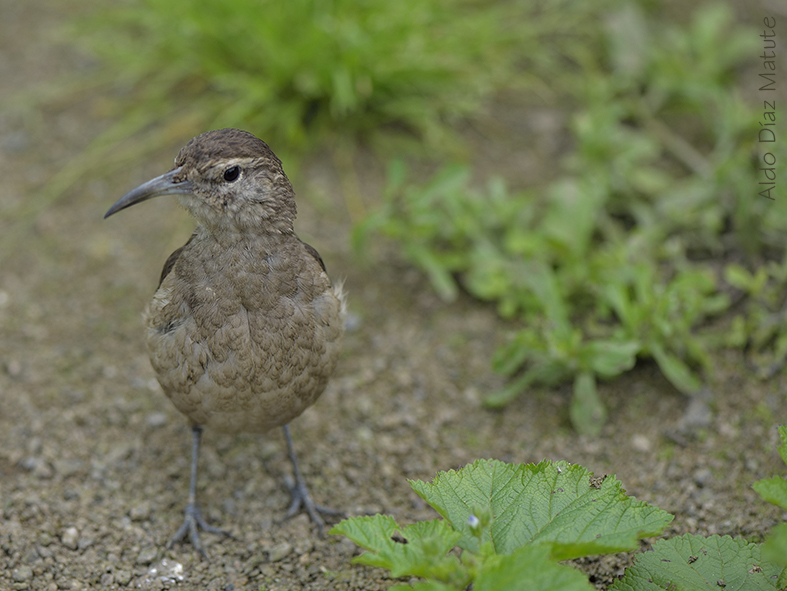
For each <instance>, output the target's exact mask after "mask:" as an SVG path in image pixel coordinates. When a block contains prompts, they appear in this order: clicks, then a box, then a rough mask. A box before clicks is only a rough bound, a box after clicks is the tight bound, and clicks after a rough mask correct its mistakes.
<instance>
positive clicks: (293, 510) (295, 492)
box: [284, 477, 345, 537]
mask: <svg viewBox="0 0 787 591" xmlns="http://www.w3.org/2000/svg"><path fill="white" fill-rule="evenodd" d="M286 481H287V487H288V488H289V489H290V494H291V495H292V502H291V503H290V508H289V509H287V513H286V515H285V516H284V521H286V520H287V519H290V518H291V517H294V516H295V515H297V514H298V512H299V511H300V510H301V509H304V510H305V511H306V514H307V515H308V516H309V519H311V521H312V523H314V524H315V525H316V526H317V531H318V534H319V536H320V537H322V536H323V528H324V527H325V520H324V519H323V518H322V517H321V516H320V514H321V513H322V514H323V515H331V516H337V517H345V514H344V512H343V511H339V510H338V509H331V508H330V507H323V506H322V505H318V504H316V503H315V502H314V499H313V498H312V495H311V493H310V492H309V489H308V488H307V486H306V483H304V482H302V481H293V480H292V478H290V477H287V478H286Z"/></svg>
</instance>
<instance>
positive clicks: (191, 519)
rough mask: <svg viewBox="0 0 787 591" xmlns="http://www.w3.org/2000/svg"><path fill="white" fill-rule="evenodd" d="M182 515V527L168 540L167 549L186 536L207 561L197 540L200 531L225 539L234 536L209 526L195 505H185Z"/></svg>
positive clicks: (200, 543)
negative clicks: (223, 536) (183, 514)
mask: <svg viewBox="0 0 787 591" xmlns="http://www.w3.org/2000/svg"><path fill="white" fill-rule="evenodd" d="M184 513H185V516H184V518H183V525H181V526H180V528H179V529H178V531H176V532H175V535H174V536H172V538H170V540H169V542H167V548H168V549H169V548H171V547H172V545H173V544H175V542H180V541H182V540H184V539H186V536H188V538H189V541H190V542H191V545H192V546H194V549H195V550H197V552H199V553H200V554H201V555H202V557H203V558H205V559H207V558H208V555H207V554H206V553H205V550H204V549H203V548H202V542H201V541H200V539H199V530H200V529H201V530H203V531H206V532H208V533H211V534H222V535H225V536H227V537H230V538H234V536H233V535H232V534H231V533H230V532H228V531H227V530H224V529H221V528H219V527H213V526H212V525H209V524H208V523H207V522H206V521H205V519H204V518H203V517H202V512H201V511H200V509H199V506H198V505H197V504H196V503H189V504H188V505H186V510H185V512H184Z"/></svg>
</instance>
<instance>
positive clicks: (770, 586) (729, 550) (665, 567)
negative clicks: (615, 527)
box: [610, 425, 787, 591]
mask: <svg viewBox="0 0 787 591" xmlns="http://www.w3.org/2000/svg"><path fill="white" fill-rule="evenodd" d="M779 436H780V438H781V445H780V446H779V448H778V450H779V455H781V457H782V460H784V462H785V463H786V464H787V426H784V425H782V426H780V427H779ZM753 486H754V490H756V491H757V492H758V493H759V494H760V496H762V498H763V499H765V500H766V501H768V502H770V503H773V504H775V505H777V506H779V507H781V508H782V509H787V479H785V478H782V477H780V476H776V477H774V478H767V479H764V480H759V481H757V482H755V483H754V485H753ZM717 588H722V589H747V590H748V589H763V590H767V591H772V590H774V589H779V590H783V589H785V588H787V524H784V523H782V524H780V525H777V526H776V527H775V528H773V531H772V532H771V534H770V535H769V536H768V537H767V538H766V540H765V542H764V543H763V544H762V545H759V544H754V543H751V542H747V541H746V540H744V539H742V538H732V537H730V536H709V537H704V536H695V535H691V534H686V535H683V536H679V537H676V538H670V539H667V540H659V541H657V542H655V543H654V544H653V551H652V552H645V553H643V554H641V555H639V556H638V557H637V561H636V563H635V564H634V566H632V567H631V568H629V569H627V570H626V574H625V575H624V576H623V578H622V579H620V580H618V581H615V583H614V584H613V585H612V586H611V587H610V591H656V590H658V589H664V590H669V591H681V590H683V589H686V590H694V589H717Z"/></svg>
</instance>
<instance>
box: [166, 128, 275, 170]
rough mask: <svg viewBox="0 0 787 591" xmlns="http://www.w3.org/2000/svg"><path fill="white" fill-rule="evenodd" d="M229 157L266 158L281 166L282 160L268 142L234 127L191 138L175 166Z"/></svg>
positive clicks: (181, 151) (181, 150) (180, 153)
mask: <svg viewBox="0 0 787 591" xmlns="http://www.w3.org/2000/svg"><path fill="white" fill-rule="evenodd" d="M229 158H250V159H254V158H264V159H267V160H271V161H273V162H274V163H276V164H278V165H279V168H281V160H279V159H278V158H277V157H276V154H274V153H273V150H271V149H270V146H268V144H266V143H265V142H263V141H262V140H261V139H259V138H258V137H257V136H255V135H253V134H251V133H249V132H248V131H243V130H242V129H232V128H227V129H216V130H214V131H206V132H205V133H201V134H200V135H198V136H197V137H194V138H192V139H190V140H189V142H188V143H187V144H186V145H185V146H183V147H182V148H181V149H180V152H178V156H177V158H175V166H176V167H177V166H183V165H185V164H187V163H193V164H196V163H200V162H209V161H216V160H226V159H229Z"/></svg>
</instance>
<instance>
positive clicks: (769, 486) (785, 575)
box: [753, 425, 787, 588]
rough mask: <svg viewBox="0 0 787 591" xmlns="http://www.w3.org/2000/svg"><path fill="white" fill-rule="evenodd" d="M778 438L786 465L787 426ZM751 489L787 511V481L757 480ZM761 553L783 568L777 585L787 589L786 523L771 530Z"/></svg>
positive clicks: (783, 479) (774, 479)
mask: <svg viewBox="0 0 787 591" xmlns="http://www.w3.org/2000/svg"><path fill="white" fill-rule="evenodd" d="M779 437H780V438H781V445H780V446H779V448H778V450H779V455H780V456H781V458H782V460H783V461H784V463H785V464H787V425H782V426H781V427H779ZM753 487H754V490H755V491H757V493H758V494H759V495H760V496H761V497H762V498H763V499H765V500H766V501H768V502H769V503H773V504H774V505H776V506H777V507H781V508H782V509H784V510H785V511H787V479H785V478H783V477H781V476H774V477H773V478H766V479H764V480H758V481H757V482H755V483H754V485H753ZM762 552H763V556H764V557H766V558H767V559H768V560H771V561H772V562H774V563H776V564H778V565H780V566H781V567H783V569H784V570H783V571H782V573H781V577H780V578H779V584H780V586H781V587H782V588H784V587H787V523H782V524H780V525H777V526H776V527H774V528H773V531H772V532H771V535H770V536H769V537H768V538H767V539H766V540H765V543H764V544H763V547H762Z"/></svg>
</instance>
